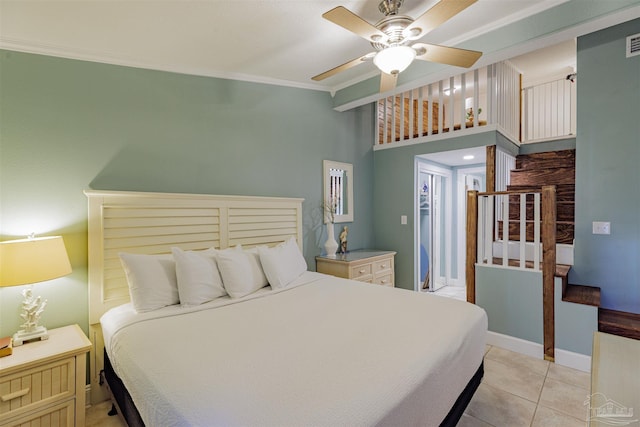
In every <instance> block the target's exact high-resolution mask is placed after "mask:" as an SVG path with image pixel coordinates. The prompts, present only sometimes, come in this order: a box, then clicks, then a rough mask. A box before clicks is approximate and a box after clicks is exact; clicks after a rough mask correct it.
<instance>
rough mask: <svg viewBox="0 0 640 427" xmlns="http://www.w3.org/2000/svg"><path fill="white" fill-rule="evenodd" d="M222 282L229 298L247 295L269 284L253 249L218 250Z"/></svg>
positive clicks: (217, 257)
mask: <svg viewBox="0 0 640 427" xmlns="http://www.w3.org/2000/svg"><path fill="white" fill-rule="evenodd" d="M216 260H217V261H218V269H219V270H220V274H221V275H222V283H223V284H224V288H225V289H226V290H227V292H228V293H229V296H231V298H240V297H243V296H245V295H249V294H250V293H253V292H255V291H257V290H258V289H260V288H263V287H265V286H267V285H268V284H269V282H268V281H267V278H266V276H265V275H264V272H263V271H262V266H261V265H260V258H259V256H258V253H257V251H256V250H255V249H252V250H242V248H241V247H240V246H237V247H236V250H230V251H229V250H225V251H219V252H218V254H217V255H216Z"/></svg>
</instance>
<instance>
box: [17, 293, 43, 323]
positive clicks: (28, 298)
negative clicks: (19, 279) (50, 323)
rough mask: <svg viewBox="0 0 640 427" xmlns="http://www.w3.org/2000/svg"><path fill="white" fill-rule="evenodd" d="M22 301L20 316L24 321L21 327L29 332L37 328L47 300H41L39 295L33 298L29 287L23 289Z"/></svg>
mask: <svg viewBox="0 0 640 427" xmlns="http://www.w3.org/2000/svg"><path fill="white" fill-rule="evenodd" d="M22 296H23V297H24V301H23V302H22V313H20V317H22V319H23V320H24V321H25V322H24V323H23V324H22V325H20V327H21V328H24V330H25V331H26V332H31V331H34V330H36V329H37V327H38V321H39V320H40V316H41V315H42V312H43V311H44V308H45V307H46V306H47V300H44V301H42V298H41V297H37V298H34V297H33V291H32V290H31V289H25V290H23V291H22Z"/></svg>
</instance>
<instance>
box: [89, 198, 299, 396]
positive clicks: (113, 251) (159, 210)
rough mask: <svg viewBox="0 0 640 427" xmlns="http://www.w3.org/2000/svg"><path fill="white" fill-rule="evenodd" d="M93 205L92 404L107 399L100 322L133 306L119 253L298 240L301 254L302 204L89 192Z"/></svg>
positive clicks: (277, 200)
mask: <svg viewBox="0 0 640 427" xmlns="http://www.w3.org/2000/svg"><path fill="white" fill-rule="evenodd" d="M85 194H86V196H87V198H88V199H89V338H90V339H91V341H92V343H93V346H92V349H91V352H90V375H91V388H90V391H91V396H90V401H91V402H92V403H93V404H96V403H98V402H101V401H103V400H106V399H108V397H109V395H108V392H107V390H106V389H105V387H104V386H103V385H102V382H101V381H100V372H101V370H102V369H103V366H104V359H103V350H104V342H103V337H102V330H101V328H100V323H99V322H100V317H101V316H102V315H103V314H104V313H105V312H106V311H107V310H109V309H110V308H112V307H116V306H118V305H121V304H124V303H126V302H128V301H129V287H128V285H127V279H126V277H125V273H124V270H123V268H122V265H121V263H120V258H119V256H118V254H119V253H120V252H132V253H140V254H162V253H171V247H173V246H176V247H179V248H182V249H185V250H200V249H208V248H210V247H215V248H219V249H224V248H227V247H230V246H236V245H238V244H241V245H242V246H243V247H252V246H256V245H268V246H273V245H276V244H278V243H280V242H284V241H285V240H287V239H289V238H290V237H291V236H294V237H295V238H296V239H297V241H298V245H299V246H300V249H302V241H303V240H302V237H303V236H302V202H303V200H304V199H293V198H278V197H252V196H214V195H204V194H179V193H141V192H129V191H94V190H87V191H85Z"/></svg>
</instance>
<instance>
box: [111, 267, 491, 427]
mask: <svg viewBox="0 0 640 427" xmlns="http://www.w3.org/2000/svg"><path fill="white" fill-rule="evenodd" d="M299 282H300V283H298V284H296V286H293V287H290V288H286V289H284V290H282V291H271V290H270V288H269V287H267V288H264V289H263V290H261V291H260V292H259V293H256V294H253V295H251V296H249V297H247V298H245V299H243V300H242V301H239V302H238V301H231V300H229V299H228V298H221V299H218V300H216V301H215V302H213V303H209V304H205V305H204V306H200V307H196V308H190V309H184V308H181V307H178V306H176V307H168V308H166V309H163V310H158V311H156V312H152V313H145V314H143V315H137V314H135V312H134V311H133V309H132V308H131V307H130V306H129V305H128V304H127V305H125V306H121V307H118V308H115V309H113V310H111V311H110V312H108V313H107V314H105V316H103V319H101V323H102V326H103V333H104V335H105V345H106V348H107V353H108V355H109V358H110V360H111V361H112V364H113V366H114V370H115V371H116V373H117V374H118V376H120V378H121V379H122V381H123V382H124V384H125V386H126V387H127V389H128V390H129V392H130V394H131V396H132V398H133V400H134V402H135V404H136V407H137V408H138V410H139V411H140V414H141V416H142V418H143V420H144V422H145V423H146V425H147V426H169V425H171V426H278V427H282V426H332V427H333V426H374V425H389V426H410V425H416V426H418V425H419V426H436V425H439V424H440V422H441V421H442V420H443V419H444V417H445V416H446V415H447V413H448V411H449V409H450V408H451V406H452V405H453V403H454V402H455V400H456V398H457V397H458V395H459V394H460V392H461V391H462V390H463V389H464V387H465V386H466V384H467V382H468V381H469V379H470V378H471V377H472V376H473V374H474V373H475V372H476V370H477V369H478V367H479V366H480V363H481V362H482V357H483V353H484V347H485V335H486V330H487V318H486V314H485V312H484V311H483V310H482V309H481V308H479V307H477V306H474V305H471V304H467V303H465V302H461V301H456V300H453V299H448V298H442V297H437V296H434V295H427V294H419V293H416V292H411V291H405V290H400V289H393V288H387V287H381V286H374V285H370V284H365V283H359V282H354V281H349V280H344V279H338V278H334V277H331V276H325V275H320V274H317V273H307V274H305V275H304V276H303V278H302V279H301V280H300V281H299Z"/></svg>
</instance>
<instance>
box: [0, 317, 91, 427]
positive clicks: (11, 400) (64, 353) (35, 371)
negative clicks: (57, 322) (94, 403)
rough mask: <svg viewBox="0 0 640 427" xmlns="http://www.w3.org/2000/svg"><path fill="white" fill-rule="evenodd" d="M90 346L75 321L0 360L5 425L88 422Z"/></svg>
mask: <svg viewBox="0 0 640 427" xmlns="http://www.w3.org/2000/svg"><path fill="white" fill-rule="evenodd" d="M90 347H91V342H90V341H89V340H88V339H87V337H86V336H85V334H84V333H83V332H82V330H81V329H80V327H79V326H78V325H71V326H65V327H63V328H57V329H50V330H49V339H48V340H44V341H37V342H31V343H26V344H24V345H21V346H18V347H14V348H13V354H12V355H10V356H6V357H2V358H0V426H2V427H5V426H17V425H19V426H22V427H27V426H33V427H35V426H45V425H46V426H51V427H56V426H65V427H66V426H69V427H70V426H84V424H85V388H86V375H87V373H86V366H87V356H86V354H87V352H88V351H89V349H90Z"/></svg>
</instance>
